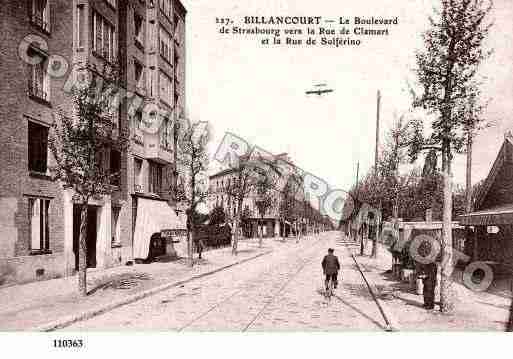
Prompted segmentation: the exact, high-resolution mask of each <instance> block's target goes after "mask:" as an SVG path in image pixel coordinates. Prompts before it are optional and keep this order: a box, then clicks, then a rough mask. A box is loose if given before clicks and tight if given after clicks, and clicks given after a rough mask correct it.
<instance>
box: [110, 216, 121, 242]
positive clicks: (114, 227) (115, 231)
mask: <svg viewBox="0 0 513 359" xmlns="http://www.w3.org/2000/svg"><path fill="white" fill-rule="evenodd" d="M120 212H121V208H119V207H112V215H111V226H110V231H111V234H112V242H111V246H112V247H119V246H120V245H121V240H120V232H121V226H120V224H119V213H120Z"/></svg>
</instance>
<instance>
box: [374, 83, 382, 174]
mask: <svg viewBox="0 0 513 359" xmlns="http://www.w3.org/2000/svg"><path fill="white" fill-rule="evenodd" d="M380 111H381V92H380V91H379V90H378V103H377V107H376V152H375V154H374V171H375V172H376V173H377V172H378V160H379V158H378V157H379V115H380Z"/></svg>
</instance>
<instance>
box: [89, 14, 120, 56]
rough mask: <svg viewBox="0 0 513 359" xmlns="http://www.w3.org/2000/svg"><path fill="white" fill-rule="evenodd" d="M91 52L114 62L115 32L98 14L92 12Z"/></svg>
mask: <svg viewBox="0 0 513 359" xmlns="http://www.w3.org/2000/svg"><path fill="white" fill-rule="evenodd" d="M92 30H93V51H94V53H95V54H96V55H99V56H101V57H103V58H104V59H106V60H108V61H114V60H115V49H116V47H115V43H116V31H115V28H114V26H113V25H112V24H111V23H110V22H108V21H107V20H106V19H105V18H104V17H103V16H101V15H100V14H99V13H98V12H96V11H93V21H92Z"/></svg>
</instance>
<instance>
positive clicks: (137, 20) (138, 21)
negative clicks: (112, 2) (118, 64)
mask: <svg viewBox="0 0 513 359" xmlns="http://www.w3.org/2000/svg"><path fill="white" fill-rule="evenodd" d="M134 27H135V42H136V43H137V44H139V45H140V46H144V18H143V17H142V16H140V15H138V14H134Z"/></svg>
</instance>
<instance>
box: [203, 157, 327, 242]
mask: <svg viewBox="0 0 513 359" xmlns="http://www.w3.org/2000/svg"><path fill="white" fill-rule="evenodd" d="M274 160H277V162H276V163H277V164H278V167H279V169H280V167H281V169H282V170H283V173H291V172H289V171H287V170H286V169H285V167H287V166H289V167H290V168H295V165H294V164H293V162H292V161H291V160H290V158H289V156H288V154H286V153H283V154H279V155H277V156H275V158H274ZM293 172H294V171H292V173H293ZM238 181H239V172H238V169H236V168H234V169H227V170H223V171H220V172H218V173H216V174H214V175H212V176H210V177H209V182H210V192H211V195H210V197H209V203H208V207H209V210H210V211H211V210H212V209H213V208H215V207H222V208H223V209H224V210H225V213H226V214H227V216H228V220H230V221H231V220H233V219H234V218H235V217H236V216H237V214H238V213H239V211H241V213H242V218H243V232H244V235H245V236H247V237H257V236H259V234H260V232H261V233H262V235H263V236H264V237H278V236H280V237H283V236H285V237H286V236H289V235H293V234H296V233H311V232H314V231H320V230H327V229H328V228H330V227H331V221H329V220H327V219H326V218H325V217H324V216H323V215H321V214H320V213H319V211H318V210H316V209H314V208H313V207H312V205H311V204H310V203H309V201H308V200H307V199H306V198H305V192H304V188H303V183H302V180H301V178H300V176H282V177H280V178H279V180H278V183H277V185H276V188H274V189H273V190H272V193H274V200H273V206H271V208H269V210H268V211H266V213H265V214H264V216H263V218H262V217H261V214H260V212H259V210H258V206H257V201H258V195H257V193H256V192H255V191H254V190H253V191H251V192H250V193H249V194H248V195H247V196H246V197H245V198H244V201H243V205H242V208H238V205H237V198H236V196H234V195H233V193H234V191H233V187H234V186H237V184H238Z"/></svg>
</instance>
